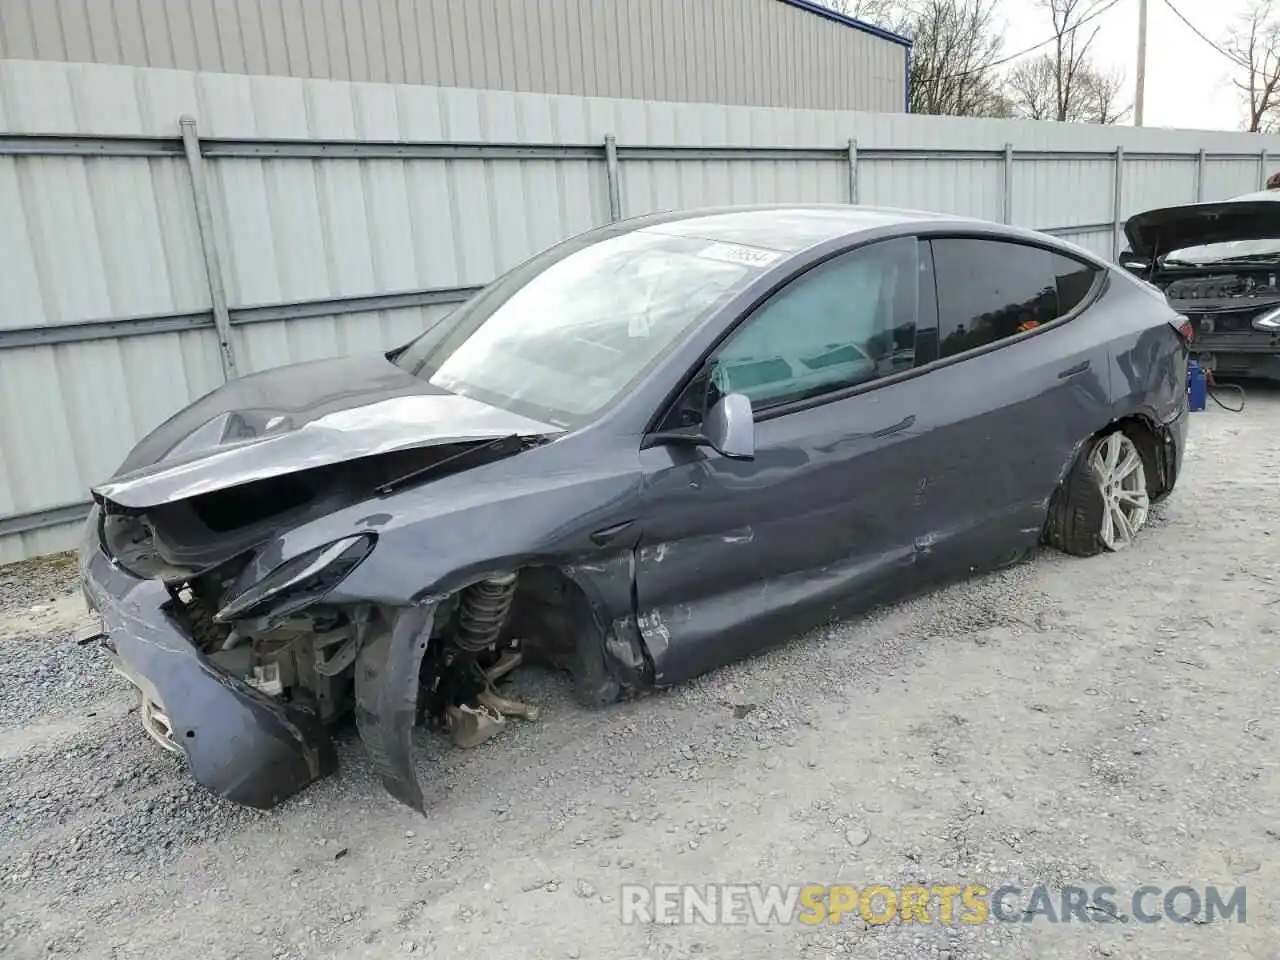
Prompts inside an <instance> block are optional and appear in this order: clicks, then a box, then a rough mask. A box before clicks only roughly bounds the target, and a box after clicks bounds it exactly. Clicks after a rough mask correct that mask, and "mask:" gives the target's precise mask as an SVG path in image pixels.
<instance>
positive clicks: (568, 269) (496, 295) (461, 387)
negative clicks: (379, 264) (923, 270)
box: [396, 229, 780, 428]
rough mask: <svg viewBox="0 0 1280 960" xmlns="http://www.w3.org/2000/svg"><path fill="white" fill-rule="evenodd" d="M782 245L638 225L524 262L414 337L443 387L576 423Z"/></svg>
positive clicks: (433, 379) (430, 374) (413, 360)
mask: <svg viewBox="0 0 1280 960" xmlns="http://www.w3.org/2000/svg"><path fill="white" fill-rule="evenodd" d="M779 257H780V255H779V254H777V253H774V252H773V251H767V250H760V249H758V248H754V247H742V246H738V245H736V244H723V243H716V242H713V241H710V240H701V239H697V238H691V237H673V236H667V235H664V234H661V233H657V232H653V231H651V230H648V229H645V230H636V231H632V232H630V233H625V234H622V235H620V236H614V237H609V238H608V239H604V240H600V241H598V242H595V243H592V244H590V245H589V246H585V247H580V248H579V249H577V250H575V251H573V252H571V253H569V254H567V255H564V256H560V257H559V259H554V260H553V262H551V263H550V264H549V265H545V260H544V259H543V258H539V259H536V260H534V261H531V262H530V263H529V264H526V265H524V266H523V267H519V268H517V269H516V270H514V271H512V273H511V274H509V275H507V277H504V278H502V279H500V280H498V281H496V282H495V283H494V284H493V285H492V286H491V288H490V289H489V290H486V291H485V292H482V293H481V294H480V295H478V296H477V297H476V298H474V299H473V300H472V301H470V302H468V303H466V304H464V305H463V306H462V307H460V308H459V309H458V310H456V311H454V313H452V314H451V315H450V316H449V317H448V318H446V319H445V320H444V321H443V322H441V323H440V324H437V325H436V326H435V327H433V328H432V329H430V330H428V331H427V332H426V333H424V334H423V335H422V336H421V337H419V338H418V339H417V340H415V341H414V342H413V343H412V344H410V345H409V347H408V349H407V350H405V351H404V352H403V353H402V354H401V355H400V356H399V357H397V358H396V363H398V364H399V365H400V366H402V367H404V368H405V369H407V370H409V371H410V372H412V373H414V374H415V375H416V376H420V377H423V378H424V379H426V380H427V381H428V382H430V383H431V384H432V385H433V386H436V387H440V388H441V389H444V390H448V391H450V392H452V393H458V394H462V395H463V396H467V397H472V398H473V399H476V400H480V401H481V402H484V403H488V404H491V405H493V406H497V407H502V408H504V409H509V410H512V411H514V412H518V413H520V414H522V415H525V416H532V417H535V418H537V419H540V420H543V421H545V422H548V423H551V424H553V425H555V426H560V427H565V428H571V427H575V426H579V425H581V424H582V423H585V422H587V421H589V420H590V419H592V418H593V417H595V416H598V415H599V414H600V413H601V412H603V411H604V410H605V409H606V408H607V407H609V406H610V405H611V404H613V403H614V402H615V401H616V400H618V399H619V398H620V397H621V396H622V395H623V393H624V392H625V391H626V390H627V389H628V388H629V387H630V386H631V385H632V384H633V383H634V382H635V381H637V380H638V379H639V378H640V377H641V376H643V375H644V374H645V373H646V372H647V371H648V370H649V369H650V368H651V367H652V366H653V365H654V364H655V363H656V362H657V361H658V360H659V359H660V358H661V357H662V356H663V355H665V354H666V353H667V352H668V351H669V350H670V349H672V348H673V347H674V346H675V345H676V344H677V343H678V342H679V341H680V340H681V339H682V338H683V337H684V336H685V335H686V334H687V333H689V332H691V331H692V330H693V328H694V327H695V326H696V324H697V323H698V321H699V320H700V319H701V318H702V317H703V316H704V315H706V314H707V313H708V311H710V310H711V309H712V308H714V307H715V306H717V305H718V304H720V303H722V302H724V301H725V300H727V299H728V297H729V296H731V295H732V294H733V293H734V292H735V291H737V290H738V289H740V288H742V287H743V286H744V285H745V284H746V283H747V282H748V281H749V280H750V279H751V278H752V277H754V276H756V275H758V274H759V273H761V272H762V271H763V270H764V269H766V268H767V267H768V266H769V265H770V264H771V263H773V262H774V261H776V260H778V259H779Z"/></svg>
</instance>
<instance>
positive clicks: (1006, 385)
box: [922, 241, 1111, 579]
mask: <svg viewBox="0 0 1280 960" xmlns="http://www.w3.org/2000/svg"><path fill="white" fill-rule="evenodd" d="M986 243H990V244H994V242H993V241H986ZM940 246H941V245H940V244H939V242H938V241H935V242H934V256H935V263H936V266H937V273H936V276H937V282H938V300H939V312H940V314H941V321H940V322H941V324H942V332H941V336H942V341H943V344H944V350H945V344H946V341H947V335H948V323H949V320H948V312H949V307H951V306H953V305H949V304H948V294H949V289H948V283H949V280H950V279H951V278H954V277H955V275H956V272H955V270H954V269H952V267H951V266H950V265H949V264H948V254H947V253H946V252H944V251H942V250H940V249H939V248H940ZM997 246H1002V247H1006V248H1008V247H1012V246H1014V245H1011V244H998V245H997ZM954 252H955V251H954V250H953V251H952V253H954ZM1010 256H1011V255H1010V253H1009V251H1008V250H1003V251H1000V252H999V257H1000V258H1001V259H1003V260H1005V261H1006V262H1008V260H1009V259H1010ZM1014 258H1015V259H1016V254H1015V255H1014ZM988 263H990V261H988ZM981 266H982V262H981V260H979V268H980V267H981ZM1013 266H1014V267H1015V268H1016V267H1017V266H1018V265H1017V264H1016V263H1014V264H1013ZM974 273H976V271H974ZM974 273H970V275H969V278H966V281H965V282H968V280H969V279H972V278H973V276H974ZM952 282H954V281H952ZM1056 296H1057V295H1056V292H1055V294H1054V297H1055V303H1054V304H1052V305H1050V306H1049V307H1048V308H1047V309H1048V311H1049V312H1048V313H1047V314H1040V315H1039V316H1040V317H1042V318H1043V320H1041V319H1039V318H1038V317H1037V316H1032V317H1031V319H1030V320H1024V321H1020V322H1019V326H1027V325H1028V324H1030V325H1029V326H1027V329H1025V330H1022V331H1021V332H1020V333H1019V332H1018V330H1017V328H1014V329H1012V330H1009V331H1007V332H1006V336H1005V337H1002V338H998V339H1000V340H1001V343H1000V344H999V345H998V346H995V347H994V348H993V349H989V350H987V351H986V352H981V353H976V354H973V355H970V356H967V357H957V359H956V360H954V361H952V362H950V363H944V364H942V365H940V366H939V367H937V368H936V369H935V370H934V371H932V372H931V373H930V374H929V376H928V377H926V378H923V379H924V380H925V381H926V383H925V384H924V386H923V390H924V393H925V394H926V395H927V400H926V401H925V404H926V405H925V406H924V407H923V410H924V411H926V412H924V413H923V415H924V416H926V417H927V418H928V421H929V429H930V430H931V432H932V433H933V435H934V436H935V437H936V449H937V453H938V456H937V459H936V469H935V471H934V472H933V473H932V474H931V475H930V476H929V477H927V478H926V480H925V487H926V493H925V496H924V498H923V501H922V522H923V523H924V524H925V525H926V527H927V534H926V535H927V536H928V537H929V538H930V540H931V543H932V546H933V550H932V554H933V557H934V566H935V567H936V569H937V571H938V576H939V577H940V578H943V579H945V578H948V577H950V576H952V575H954V574H956V573H961V574H963V573H967V572H973V571H976V570H982V569H990V568H991V567H993V566H999V565H1002V564H1003V563H1007V562H1009V561H1011V560H1013V559H1016V558H1017V557H1018V556H1020V555H1022V554H1024V553H1026V552H1027V551H1029V550H1031V549H1032V548H1034V547H1035V545H1036V544H1037V542H1038V541H1039V538H1040V534H1041V531H1042V529H1043V525H1044V521H1045V517H1046V514H1047V510H1048V503H1049V499H1050V497H1051V496H1052V494H1053V491H1054V489H1055V488H1056V487H1057V485H1058V483H1059V481H1060V480H1061V479H1062V477H1063V474H1064V473H1065V471H1066V469H1067V467H1068V466H1069V465H1070V463H1071V462H1072V460H1073V459H1074V457H1075V454H1076V451H1077V450H1078V448H1079V446H1080V444H1081V443H1082V442H1083V441H1084V440H1085V439H1087V438H1088V437H1089V436H1090V435H1091V434H1093V433H1094V432H1095V431H1096V430H1098V429H1099V428H1100V427H1102V426H1103V425H1105V424H1106V423H1107V421H1108V418H1109V410H1110V407H1111V399H1110V383H1109V379H1108V373H1107V370H1108V356H1107V347H1106V343H1105V341H1103V340H1100V339H1099V338H1098V337H1097V336H1096V333H1092V332H1091V331H1090V330H1089V329H1088V328H1087V326H1086V325H1085V324H1084V323H1077V322H1075V321H1074V320H1066V321H1065V322H1062V323H1058V324H1053V321H1054V320H1055V319H1057V315H1058V313H1059V312H1060V311H1059V310H1058V307H1057V305H1056ZM1011 299H1016V297H1011ZM1011 306H1012V307H1018V308H1021V307H1023V306H1025V304H1012V305H1011ZM1073 306H1074V304H1073ZM975 309H976V308H975ZM1021 315H1022V314H1019V316H1021ZM1015 319H1016V317H1015ZM1041 322H1043V323H1045V324H1049V325H1048V326H1047V327H1046V329H1043V330H1039V329H1037V325H1038V324H1040V323H1041ZM973 332H976V331H971V333H973ZM993 342H994V341H993Z"/></svg>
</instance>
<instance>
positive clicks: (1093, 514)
mask: <svg viewBox="0 0 1280 960" xmlns="http://www.w3.org/2000/svg"><path fill="white" fill-rule="evenodd" d="M1116 429H1120V428H1116ZM1112 432H1113V431H1111V430H1107V431H1104V432H1103V433H1100V434H1098V435H1097V436H1095V437H1093V438H1091V439H1090V440H1089V442H1088V443H1086V444H1085V445H1084V446H1083V447H1081V448H1080V453H1079V454H1078V455H1077V456H1076V459H1075V462H1074V463H1073V464H1071V469H1070V470H1068V471H1067V475H1066V477H1064V478H1063V480H1062V483H1061V484H1059V485H1058V489H1057V490H1055V491H1054V492H1053V497H1052V498H1050V500H1049V516H1048V518H1047V519H1046V521H1045V527H1044V541H1045V543H1047V544H1048V545H1049V546H1051V547H1053V548H1054V549H1055V550H1061V551H1062V552H1063V553H1066V554H1070V555H1071V556H1073V557H1093V556H1097V555H1098V554H1099V553H1102V552H1103V551H1104V550H1106V545H1105V544H1104V543H1103V542H1102V535H1101V531H1102V515H1103V511H1104V510H1106V501H1105V500H1104V499H1103V495H1102V489H1101V487H1100V486H1099V485H1098V477H1097V474H1095V473H1094V472H1093V468H1092V467H1090V466H1089V460H1090V458H1091V457H1092V456H1093V453H1094V451H1095V450H1097V448H1098V446H1099V444H1101V443H1102V441H1103V440H1105V439H1106V438H1107V436H1108V435H1109V434H1111V433H1112ZM1131 439H1132V438H1131ZM1138 449H1139V450H1141V449H1142V447H1141V445H1139V447H1138Z"/></svg>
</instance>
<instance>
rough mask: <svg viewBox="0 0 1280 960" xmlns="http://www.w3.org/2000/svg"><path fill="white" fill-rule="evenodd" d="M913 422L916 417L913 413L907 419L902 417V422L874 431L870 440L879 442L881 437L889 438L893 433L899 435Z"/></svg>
mask: <svg viewBox="0 0 1280 960" xmlns="http://www.w3.org/2000/svg"><path fill="white" fill-rule="evenodd" d="M915 422H916V415H915V414H914V413H913V414H911V416H909V417H903V418H902V420H900V421H899V422H898V423H895V424H894V425H893V426H892V427H884V428H883V429H881V430H877V431H875V432H874V433H873V434H871V438H872V439H873V440H879V439H881V438H883V437H891V436H893V435H894V434H895V433H901V432H902V431H903V430H906V429H907V428H908V427H910V426H911V425H912V424H913V423H915Z"/></svg>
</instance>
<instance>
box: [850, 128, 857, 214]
mask: <svg viewBox="0 0 1280 960" xmlns="http://www.w3.org/2000/svg"><path fill="white" fill-rule="evenodd" d="M849 202H850V203H857V202H858V141H857V140H853V139H850V141H849Z"/></svg>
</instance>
